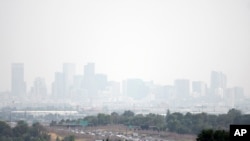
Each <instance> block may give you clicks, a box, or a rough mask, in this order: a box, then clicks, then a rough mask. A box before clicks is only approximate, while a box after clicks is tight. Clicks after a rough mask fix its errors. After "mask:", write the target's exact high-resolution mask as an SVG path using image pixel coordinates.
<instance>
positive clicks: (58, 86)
mask: <svg viewBox="0 0 250 141" xmlns="http://www.w3.org/2000/svg"><path fill="white" fill-rule="evenodd" d="M63 86H64V85H63V73H61V72H56V73H55V80H54V82H53V87H52V88H53V89H52V93H53V97H54V98H59V99H61V98H63V97H64V92H63V91H64V87H63Z"/></svg>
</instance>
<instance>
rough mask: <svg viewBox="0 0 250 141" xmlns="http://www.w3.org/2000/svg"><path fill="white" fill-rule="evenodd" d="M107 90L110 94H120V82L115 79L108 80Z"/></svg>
mask: <svg viewBox="0 0 250 141" xmlns="http://www.w3.org/2000/svg"><path fill="white" fill-rule="evenodd" d="M107 87H108V90H109V92H110V94H111V95H112V96H120V93H121V92H120V83H119V82H116V81H110V82H108V86H107Z"/></svg>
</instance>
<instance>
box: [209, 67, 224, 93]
mask: <svg viewBox="0 0 250 141" xmlns="http://www.w3.org/2000/svg"><path fill="white" fill-rule="evenodd" d="M226 87H227V77H226V75H225V74H223V73H222V72H217V71H212V72H211V84H210V89H211V93H212V94H213V95H215V96H220V97H223V95H224V93H225V90H226Z"/></svg>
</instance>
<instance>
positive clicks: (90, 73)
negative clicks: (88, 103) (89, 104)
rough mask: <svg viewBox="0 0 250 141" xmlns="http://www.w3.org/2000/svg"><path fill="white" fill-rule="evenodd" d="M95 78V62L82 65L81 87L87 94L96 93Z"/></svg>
mask: <svg viewBox="0 0 250 141" xmlns="http://www.w3.org/2000/svg"><path fill="white" fill-rule="evenodd" d="M95 79H96V77H95V64H94V63H88V64H87V65H85V66H84V75H83V83H82V86H83V89H84V90H85V91H86V92H87V95H88V96H93V95H96V94H97V88H96V82H95Z"/></svg>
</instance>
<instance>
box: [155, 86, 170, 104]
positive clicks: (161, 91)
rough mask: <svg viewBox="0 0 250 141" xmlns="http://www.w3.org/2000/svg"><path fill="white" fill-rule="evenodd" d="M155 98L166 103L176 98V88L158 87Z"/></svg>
mask: <svg viewBox="0 0 250 141" xmlns="http://www.w3.org/2000/svg"><path fill="white" fill-rule="evenodd" d="M155 96H156V98H157V99H160V100H163V101H166V100H169V99H171V98H173V96H174V87H173V86H170V85H164V86H157V87H156V90H155Z"/></svg>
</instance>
